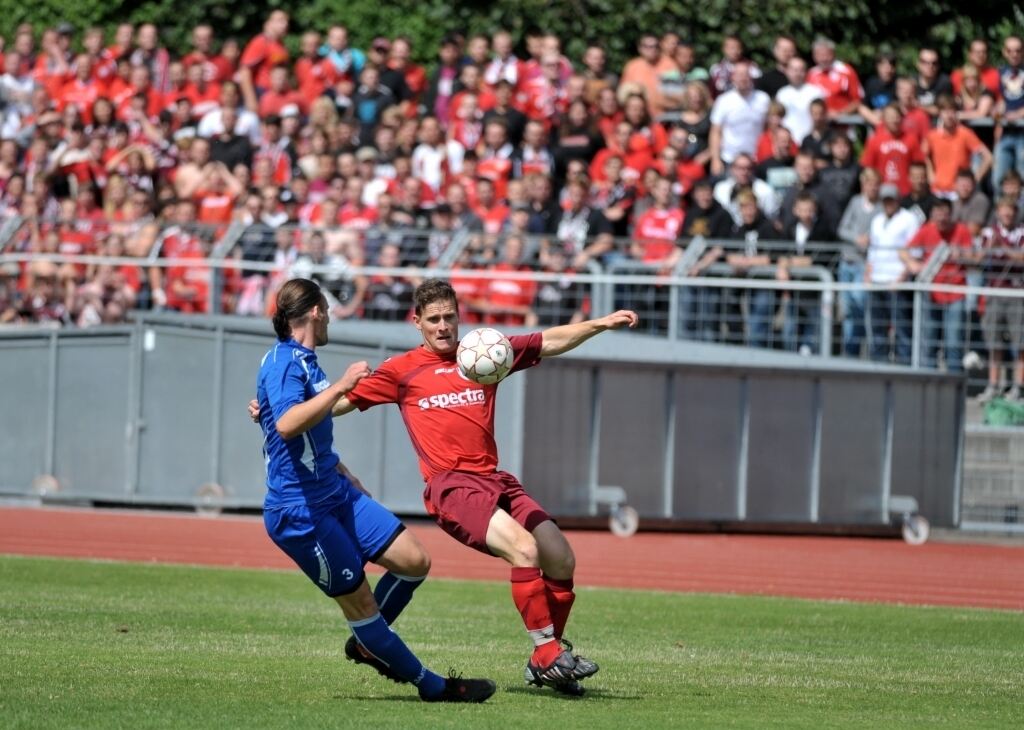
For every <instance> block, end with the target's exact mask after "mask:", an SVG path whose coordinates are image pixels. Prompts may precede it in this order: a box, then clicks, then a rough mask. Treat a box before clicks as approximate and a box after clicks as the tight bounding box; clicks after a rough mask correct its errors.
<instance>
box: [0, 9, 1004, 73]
mask: <svg viewBox="0 0 1024 730" xmlns="http://www.w3.org/2000/svg"><path fill="white" fill-rule="evenodd" d="M274 8H281V9H284V10H286V11H288V12H289V13H290V14H291V16H292V18H293V23H292V33H293V36H292V37H291V38H290V39H289V43H290V45H291V46H292V47H293V48H295V47H296V41H297V36H298V34H299V33H300V32H301V31H302V30H305V29H307V28H315V29H319V30H326V29H327V26H329V25H330V24H331V23H336V22H340V23H344V24H346V25H347V26H348V27H349V29H350V33H351V37H352V42H353V45H355V46H357V47H366V46H367V45H369V43H370V41H371V40H372V39H373V38H374V37H375V36H377V35H386V36H395V35H397V34H403V35H406V36H409V37H410V38H411V39H412V41H413V48H414V55H415V56H416V58H417V59H418V60H419V61H421V62H427V63H429V62H432V61H433V59H434V55H435V52H436V48H437V44H438V41H439V40H440V39H441V37H442V36H443V35H444V34H445V33H447V32H450V31H456V30H457V31H461V32H463V33H466V34H473V33H486V34H490V33H492V32H493V31H494V30H495V29H497V28H499V27H500V28H507V29H508V30H510V31H511V32H512V33H513V35H514V36H515V37H516V38H517V39H519V40H522V38H523V36H524V34H525V32H526V31H527V30H528V29H530V28H541V29H544V30H546V31H550V32H553V33H555V34H556V35H558V36H559V37H560V38H562V40H563V43H564V44H565V52H566V53H567V54H568V55H569V56H570V57H572V58H579V57H580V56H581V55H582V52H583V50H584V48H585V47H586V44H587V43H589V42H597V43H600V44H602V45H603V46H604V47H605V49H606V51H607V53H608V56H609V61H610V63H611V65H612V66H613V67H615V66H621V64H622V63H624V62H625V60H627V59H628V58H629V57H631V56H632V55H634V49H635V43H636V39H637V36H638V35H639V33H641V32H642V31H653V32H655V33H661V32H664V31H668V30H674V31H676V32H678V33H680V34H681V35H682V36H684V37H685V38H688V39H690V40H691V41H692V42H693V43H694V45H695V46H696V50H697V57H698V58H699V59H703V60H704V61H705V62H706V63H711V62H712V61H714V60H715V59H717V58H718V57H719V55H720V53H719V49H720V47H721V40H722V37H723V36H724V35H726V34H729V33H735V34H738V35H739V36H740V37H741V38H743V40H744V41H745V42H746V44H747V45H748V47H749V48H750V53H751V55H752V56H753V57H754V58H755V59H756V60H758V61H761V62H769V61H770V58H771V55H770V52H771V46H772V41H773V39H774V37H775V35H776V34H777V33H780V32H785V33H788V34H790V35H792V36H793V37H794V38H795V39H796V41H797V43H798V45H799V46H800V47H801V48H802V49H809V47H810V44H811V41H812V40H813V39H814V37H815V36H817V35H825V36H828V37H830V38H832V39H834V40H835V41H836V43H837V44H838V47H839V56H840V58H843V59H846V60H849V61H850V62H852V63H854V64H855V65H856V66H857V67H858V68H859V69H861V70H862V71H863V72H869V71H870V70H871V67H872V60H873V58H874V56H875V54H876V53H877V52H878V51H879V50H881V49H883V48H885V49H888V50H893V51H895V52H896V53H897V55H898V56H899V57H900V58H901V59H902V62H903V63H902V70H903V71H905V72H911V71H912V70H913V57H914V54H915V53H916V50H917V49H918V48H919V47H921V46H922V45H926V44H927V45H931V46H934V47H935V48H936V49H937V50H938V51H939V54H940V56H941V57H942V58H943V60H944V65H945V66H946V67H947V68H953V67H955V66H957V65H959V64H960V63H961V62H962V61H963V58H964V49H965V48H966V45H967V43H968V42H969V41H970V39H971V38H974V37H982V38H987V39H988V40H989V41H990V42H991V43H992V44H993V50H994V53H993V56H994V60H996V59H998V47H999V44H1001V43H1002V40H1003V38H1004V37H1005V36H1006V35H1007V34H1009V33H1011V32H1020V29H1021V27H1022V26H1024V3H1022V2H1017V1H1014V0H1010V1H1007V0H974V1H973V2H972V3H971V6H970V13H969V14H966V13H965V12H964V10H963V5H962V4H961V3H958V2H955V1H954V0H919V2H913V3H894V2H891V1H890V0H838V1H837V2H830V3H807V2H806V1H805V0H559V1H558V2H549V0H496V1H494V2H485V1H483V0H395V1H393V2H381V1H380V0H344V1H343V0H305V2H298V1H297V0H269V2H266V3H259V4H257V3H251V2H245V1H243V0H188V1H187V2H184V1H182V0H165V2H160V3H138V2H132V1H130V0H78V1H77V2H74V3H69V2H67V0H36V1H35V2H23V1H22V0H0V33H2V34H3V35H4V37H5V38H7V39H8V40H10V38H11V36H12V34H13V32H14V29H15V28H16V27H17V25H18V24H19V23H31V24H32V25H33V26H34V27H35V28H36V29H37V30H41V29H42V28H44V27H47V26H52V25H54V24H55V23H57V22H58V21H61V20H67V21H69V22H71V23H73V24H74V25H75V26H76V27H78V28H79V29H82V28H85V27H87V26H90V25H99V26H103V27H105V28H108V29H109V30H110V31H111V32H112V31H113V28H114V26H116V24H117V23H119V22H123V21H125V20H129V21H132V22H135V23H138V22H143V21H152V22H154V23H157V24H158V26H159V27H160V28H161V31H162V33H163V39H164V42H165V43H166V44H167V45H168V46H169V47H171V48H172V49H174V50H178V51H181V50H183V49H185V48H186V47H187V41H188V32H189V30H190V29H191V28H192V27H193V26H194V25H196V24H198V23H200V22H206V23H209V24H211V25H212V26H213V27H214V28H215V30H216V32H217V35H218V37H219V38H221V39H224V38H228V37H237V38H242V39H245V38H248V37H250V36H252V35H254V34H256V33H258V32H259V30H260V28H261V26H262V22H263V19H264V18H265V16H266V15H267V13H268V12H269V11H270V10H271V9H274Z"/></svg>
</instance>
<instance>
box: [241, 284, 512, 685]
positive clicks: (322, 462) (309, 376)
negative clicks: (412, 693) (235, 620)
mask: <svg viewBox="0 0 1024 730" xmlns="http://www.w3.org/2000/svg"><path fill="white" fill-rule="evenodd" d="M328 321H329V315H328V308H327V301H326V299H325V298H324V295H323V293H322V292H321V291H320V287H319V286H317V285H316V284H315V283H314V282H312V281H309V280H308V279H292V280H291V281H288V282H286V283H285V284H284V286H282V287H281V289H280V291H279V292H278V295H277V313H276V314H275V315H274V331H275V332H276V333H277V338H278V342H277V343H276V344H275V345H274V347H273V348H271V349H270V351H269V352H268V353H267V354H266V355H265V356H264V357H263V362H262V363H261V365H260V372H259V377H258V379H257V400H258V402H259V406H260V413H259V420H260V427H261V428H262V430H263V437H264V453H265V457H266V464H267V496H266V499H265V500H264V505H263V522H264V524H265V525H266V528H267V534H269V535H270V538H271V539H272V540H273V541H274V543H275V544H276V545H277V546H278V547H279V548H281V550H283V551H284V552H285V553H286V554H287V555H288V556H289V557H290V558H291V559H292V560H294V561H295V562H296V563H297V564H298V566H299V567H300V568H301V569H302V571H303V572H304V573H305V574H306V575H307V576H308V577H309V578H310V580H312V581H313V582H314V583H315V584H316V585H317V587H318V588H319V589H320V590H321V591H323V592H324V593H325V594H326V595H328V596H330V597H331V598H333V599H334V600H335V601H337V603H338V605H339V606H340V607H341V610H342V612H343V613H344V614H345V618H346V620H347V621H348V625H349V627H350V628H351V630H352V634H353V637H351V638H350V639H349V640H348V643H347V644H346V647H345V653H346V655H348V657H349V658H350V659H353V660H355V661H357V662H361V663H364V664H369V665H370V666H372V667H374V668H375V669H377V671H378V672H380V673H381V674H383V675H384V676H386V677H389V678H390V679H393V680H395V681H399V682H412V683H413V684H414V685H416V687H417V688H418V689H419V695H420V698H421V699H423V700H425V701H428V702H483V701H484V700H486V699H487V698H488V697H490V696H491V695H492V694H494V691H495V684H494V682H492V681H491V680H489V679H463V678H462V677H457V676H454V675H453V673H450V674H449V676H448V677H447V678H445V677H442V676H440V675H438V674H435V673H434V672H431V671H430V670H429V669H427V668H426V667H424V666H423V665H422V664H421V663H420V660H419V659H417V658H416V655H415V654H413V653H412V651H411V650H410V649H409V648H408V647H407V646H406V645H405V643H404V642H403V641H402V639H401V638H399V636H398V634H396V633H395V632H394V631H392V629H391V624H392V623H393V622H394V620H395V619H396V618H397V617H398V614H399V613H400V612H401V610H402V609H403V608H404V607H405V606H406V605H407V604H408V602H409V600H410V599H411V598H412V593H413V591H414V590H415V589H416V587H417V586H418V585H419V584H420V583H421V582H422V581H423V579H424V577H425V576H426V574H427V571H428V570H429V566H430V558H429V557H428V556H427V553H426V551H425V550H424V549H423V546H422V545H420V543H419V541H418V540H416V538H415V537H414V536H413V535H412V533H410V532H407V531H405V527H404V526H403V525H402V523H401V522H400V521H399V520H398V518H397V517H395V516H394V515H393V514H391V512H390V511H388V510H387V509H386V508H385V507H383V506H382V505H381V504H379V503H378V502H375V501H374V500H373V499H372V498H370V497H369V495H367V494H366V493H365V492H363V491H362V490H361V489H360V488H359V487H357V486H356V485H355V484H354V483H353V480H352V478H351V475H350V474H349V473H348V471H347V470H346V469H345V467H344V466H343V465H342V464H341V460H340V458H339V457H338V455H337V453H335V451H334V449H333V430H334V427H333V423H332V420H331V409H332V408H333V407H334V405H335V404H336V403H337V402H338V401H339V400H340V399H341V398H342V397H344V396H345V395H346V394H347V393H348V392H349V391H350V390H352V388H354V387H355V385H356V384H357V383H358V382H359V381H360V380H362V379H363V378H364V377H366V376H367V375H369V374H370V368H369V366H368V365H367V364H366V362H365V361H363V362H357V363H354V364H352V365H351V366H349V368H348V370H346V371H345V374H344V375H343V376H342V377H341V379H340V380H338V381H337V382H335V383H333V384H332V383H331V382H330V381H329V380H328V379H327V376H326V375H325V374H324V372H323V370H321V369H320V366H319V365H318V364H317V359H316V348H317V346H320V345H325V344H327V323H328ZM367 562H374V563H377V564H378V565H381V566H383V567H384V568H386V569H387V570H388V572H387V573H386V574H385V575H384V577H383V578H381V580H380V581H379V582H378V583H377V587H376V591H375V592H373V593H371V592H370V587H369V583H368V582H367V580H366V575H365V573H364V570H363V569H364V566H365V565H366V563H367Z"/></svg>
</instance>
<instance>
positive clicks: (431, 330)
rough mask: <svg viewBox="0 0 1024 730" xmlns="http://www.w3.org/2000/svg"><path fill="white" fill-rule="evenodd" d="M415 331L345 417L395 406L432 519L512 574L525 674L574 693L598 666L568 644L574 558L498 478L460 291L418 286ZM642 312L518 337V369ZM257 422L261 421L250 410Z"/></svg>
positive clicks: (501, 474)
mask: <svg viewBox="0 0 1024 730" xmlns="http://www.w3.org/2000/svg"><path fill="white" fill-rule="evenodd" d="M413 301H414V316H413V323H414V324H415V325H416V328H417V329H418V330H419V331H420V333H421V334H422V336H423V344H422V345H420V346H419V347H417V348H415V349H413V350H410V351H409V352H406V353H404V354H401V355H397V356H395V357H392V358H390V359H388V360H385V361H384V362H383V363H382V364H381V366H380V367H379V368H377V370H376V371H375V372H374V373H373V375H371V376H370V377H368V378H365V379H363V380H362V381H361V382H360V383H359V386H358V387H357V388H355V389H354V390H352V391H351V392H349V393H348V394H347V396H346V397H344V398H342V399H341V400H339V401H338V402H337V404H336V405H335V406H334V408H333V414H334V415H335V416H339V415H342V414H345V413H349V412H350V411H352V410H355V409H356V408H358V409H359V410H366V409H367V408H370V407H372V406H375V405H379V404H382V403H396V404H397V405H398V408H399V410H400V411H401V413H402V418H403V420H404V421H405V425H406V429H407V430H408V432H409V438H410V439H411V440H412V444H413V447H414V448H415V449H416V453H417V455H418V456H419V461H420V471H421V472H422V474H423V478H424V480H425V481H426V483H427V486H426V489H425V490H424V493H423V499H424V502H425V504H426V508H427V511H428V512H429V513H430V515H431V516H432V517H433V518H434V520H435V521H436V522H437V523H438V525H440V526H441V529H443V530H444V531H445V532H447V533H448V534H449V535H451V536H452V537H454V538H455V539H456V540H458V541H459V542H461V543H463V544H464V545H468V546H469V547H471V548H474V549H476V550H479V551H480V552H482V553H485V554H487V555H494V556H496V557H499V558H502V559H503V560H505V561H506V562H508V563H509V564H510V565H511V566H512V572H511V582H512V600H513V602H514V603H515V605H516V608H517V609H518V610H519V613H520V615H521V616H522V618H523V623H524V624H525V626H526V630H527V632H528V633H529V635H530V638H531V639H532V640H533V643H534V650H533V654H532V655H531V656H530V659H529V661H528V662H527V665H526V671H525V677H526V680H527V681H528V682H530V683H531V684H534V685H537V686H550V687H553V688H554V689H555V690H557V691H559V692H562V693H565V694H572V695H579V694H582V693H583V689H582V687H581V686H580V684H579V680H580V679H584V678H586V677H589V676H591V675H593V674H594V673H595V672H597V669H598V667H597V665H596V664H595V663H594V662H592V661H590V660H589V659H586V658H584V657H582V656H579V655H574V654H573V653H572V646H571V645H570V644H568V642H565V647H566V648H563V646H562V644H563V641H562V632H563V630H564V629H565V624H566V621H567V620H568V618H569V611H570V609H571V608H572V604H573V601H574V599H575V594H574V592H573V572H574V570H575V556H574V555H573V551H572V548H571V547H570V545H569V542H568V540H566V539H565V536H564V535H563V534H562V532H561V530H559V529H558V526H557V525H555V523H554V522H553V521H552V520H551V518H550V517H549V516H548V514H547V512H545V511H544V509H543V508H542V507H541V506H540V505H539V504H537V502H536V501H534V499H533V498H532V497H530V495H529V494H527V493H526V490H525V489H524V488H523V485H522V484H520V483H519V481H518V480H517V479H516V478H515V477H514V476H513V475H512V474H509V473H508V472H505V471H498V469H497V467H498V453H497V446H496V444H495V442H494V404H495V391H496V389H497V385H480V384H478V383H474V382H471V381H469V380H467V379H466V378H465V377H464V376H462V374H461V373H460V372H459V369H458V366H457V365H456V362H455V353H456V350H457V349H458V345H459V309H458V301H457V299H456V295H455V290H454V289H452V287H451V285H449V284H448V283H447V282H444V281H440V280H437V279H431V280H428V281H425V282H424V283H422V284H421V285H420V286H419V287H417V288H416V291H415V294H414V299H413ZM636 324H637V315H636V314H635V313H634V312H630V311H618V312H615V313H614V314H610V315H608V316H606V317H601V318H599V319H592V320H588V321H585V322H579V323H577V324H569V325H563V326H560V327H552V328H551V329H547V330H544V331H543V332H535V333H533V334H529V335H518V336H512V337H510V338H509V342H510V343H511V345H512V350H513V352H514V361H513V365H512V372H516V371H517V370H525V369H526V368H529V367H533V366H534V365H537V364H538V363H539V362H540V361H541V359H543V358H545V357H554V356H556V355H561V354H562V353H565V352H568V351H569V350H572V349H573V348H575V347H577V346H579V345H580V344H582V343H583V342H585V341H586V340H588V339H590V338H591V337H593V336H595V335H597V334H600V333H601V332H604V331H606V330H613V329H619V328H621V327H635V326H636ZM249 410H250V414H253V413H255V414H257V415H258V413H259V411H258V408H255V407H254V405H253V404H250V409H249Z"/></svg>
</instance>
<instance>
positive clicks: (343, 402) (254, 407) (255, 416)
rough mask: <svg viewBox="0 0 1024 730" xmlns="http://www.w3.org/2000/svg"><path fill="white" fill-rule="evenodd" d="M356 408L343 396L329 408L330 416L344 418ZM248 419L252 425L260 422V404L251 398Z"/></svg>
mask: <svg viewBox="0 0 1024 730" xmlns="http://www.w3.org/2000/svg"><path fill="white" fill-rule="evenodd" d="M355 409H356V407H355V406H354V405H352V402H351V401H349V399H348V398H347V397H345V396H342V397H341V398H339V399H338V402H337V403H335V404H334V407H332V408H331V416H332V417H334V418H337V417H338V416H344V415H345V414H346V413H351V412H352V411H354V410H355ZM248 410H249V418H251V419H252V422H253V423H259V422H260V403H259V401H258V400H256V399H255V398H253V399H252V400H251V401H249V406H248Z"/></svg>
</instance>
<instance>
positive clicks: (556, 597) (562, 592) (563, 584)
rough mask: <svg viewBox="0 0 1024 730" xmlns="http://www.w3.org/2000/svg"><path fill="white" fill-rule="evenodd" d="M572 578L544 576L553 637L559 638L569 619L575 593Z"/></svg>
mask: <svg viewBox="0 0 1024 730" xmlns="http://www.w3.org/2000/svg"><path fill="white" fill-rule="evenodd" d="M572 586H573V584H572V578H566V579H565V580H559V579H557V578H551V577H550V576H544V587H545V588H546V589H547V594H548V606H549V607H550V610H551V621H552V623H553V624H554V625H555V638H556V639H561V638H562V633H563V632H564V631H565V623H566V622H567V621H568V620H569V612H570V611H571V610H572V602H573V601H575V600H576V594H575V593H573V590H572Z"/></svg>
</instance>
